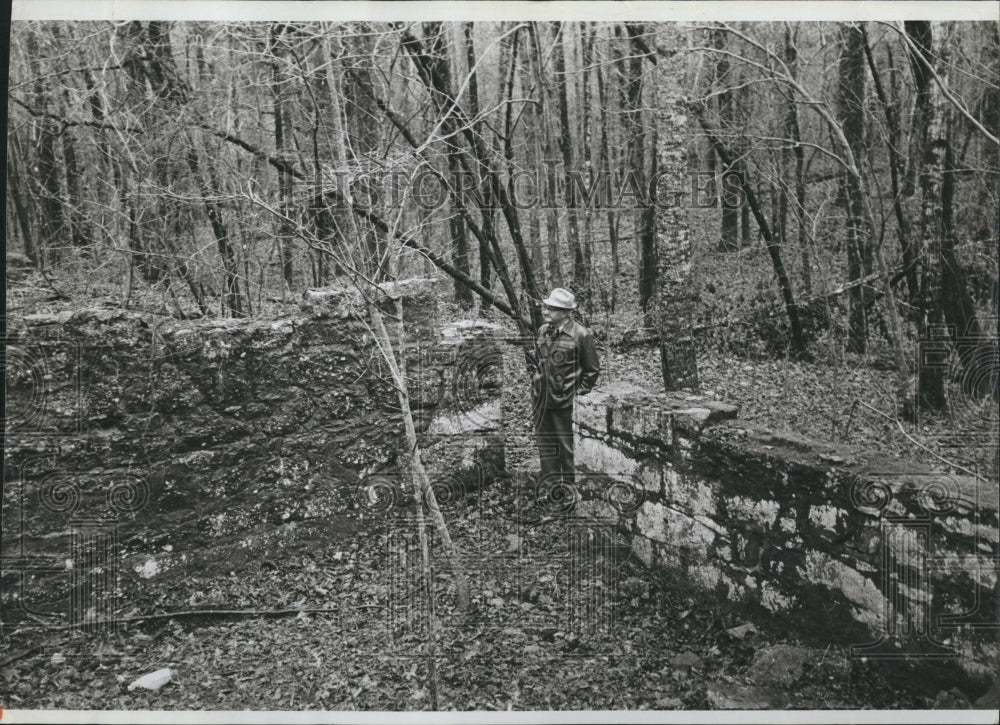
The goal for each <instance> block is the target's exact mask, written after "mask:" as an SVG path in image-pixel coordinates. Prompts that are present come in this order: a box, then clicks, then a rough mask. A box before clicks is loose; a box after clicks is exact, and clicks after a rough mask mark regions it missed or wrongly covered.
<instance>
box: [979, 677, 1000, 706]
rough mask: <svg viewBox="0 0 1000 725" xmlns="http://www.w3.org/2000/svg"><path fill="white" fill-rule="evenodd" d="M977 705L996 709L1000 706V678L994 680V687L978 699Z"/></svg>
mask: <svg viewBox="0 0 1000 725" xmlns="http://www.w3.org/2000/svg"><path fill="white" fill-rule="evenodd" d="M976 707H977V708H981V709H984V710H996V709H997V708H998V707H1000V680H994V681H993V685H992V687H990V689H988V690H987V691H986V692H985V693H984V694H983V695H982V697H980V698H979V699H978V700H976Z"/></svg>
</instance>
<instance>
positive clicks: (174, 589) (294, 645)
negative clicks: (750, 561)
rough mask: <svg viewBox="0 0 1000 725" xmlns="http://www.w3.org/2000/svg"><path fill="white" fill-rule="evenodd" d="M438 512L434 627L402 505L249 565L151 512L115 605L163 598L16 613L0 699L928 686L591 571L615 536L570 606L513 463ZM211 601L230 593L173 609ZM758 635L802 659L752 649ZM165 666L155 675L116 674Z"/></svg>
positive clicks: (799, 696)
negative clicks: (523, 502)
mask: <svg viewBox="0 0 1000 725" xmlns="http://www.w3.org/2000/svg"><path fill="white" fill-rule="evenodd" d="M448 518H449V522H450V529H451V533H452V536H453V537H454V540H455V542H456V544H457V546H458V547H459V549H461V550H463V551H466V552H475V555H474V556H470V557H468V561H470V562H471V561H478V562H480V565H479V566H473V567H471V569H470V572H469V574H470V578H471V579H472V585H473V586H472V591H473V597H472V606H471V608H470V609H469V611H468V612H466V613H462V612H461V611H459V610H458V609H457V608H456V606H455V599H454V588H453V586H452V580H451V577H450V575H449V574H448V573H447V572H443V573H442V572H439V573H437V574H436V575H435V576H434V580H435V597H434V601H435V609H434V614H435V616H436V617H437V620H436V622H437V635H436V637H435V638H431V637H429V636H428V624H427V612H428V609H427V607H426V606H424V605H425V604H426V600H425V599H423V598H422V595H421V591H422V590H421V589H420V587H419V586H417V585H416V582H417V577H416V576H415V575H414V573H413V570H412V565H413V564H414V563H416V562H417V561H418V560H419V557H418V556H417V555H416V551H417V548H416V541H415V536H414V534H413V527H412V522H411V521H408V520H402V519H400V518H398V517H397V516H389V515H387V514H380V513H378V512H369V511H365V510H364V509H354V510H347V511H343V512H342V513H340V514H338V516H337V517H336V520H335V521H325V522H318V521H312V522H310V521H305V522H296V523H290V524H286V525H283V526H277V527H272V528H270V529H268V530H263V529H262V530H261V531H260V532H259V533H258V534H255V536H259V537H261V538H263V539H267V541H268V545H267V549H268V550H269V551H270V552H271V554H270V556H265V557H259V558H258V557H253V558H251V561H249V562H244V563H243V564H242V565H240V564H236V563H233V562H232V560H231V558H230V557H229V554H228V552H229V548H226V546H227V545H228V546H231V544H232V542H226V545H223V544H220V548H219V549H218V550H217V551H216V552H213V551H212V550H211V549H210V548H209V549H206V550H201V551H197V552H194V551H191V550H189V549H188V548H187V547H186V546H185V543H184V541H183V540H174V539H173V537H171V536H170V535H169V533H165V532H161V533H160V535H158V536H156V540H157V543H158V546H156V547H154V550H155V552H156V554H155V556H148V555H146V557H145V558H146V560H147V561H155V562H158V564H157V566H159V567H161V568H162V571H161V573H159V574H158V575H155V576H152V575H149V566H148V565H147V566H146V567H141V566H138V565H137V566H135V567H134V568H133V569H132V570H128V571H124V572H123V577H122V578H123V580H124V586H125V591H126V595H127V600H128V602H129V605H130V606H131V607H132V612H130V613H127V615H131V616H133V617H134V616H135V614H134V613H135V612H143V613H157V617H156V618H154V619H148V620H145V621H128V620H129V616H126V617H124V618H123V619H122V621H121V622H119V624H118V627H117V629H116V631H104V632H93V633H87V632H80V631H53V630H45V629H44V628H41V627H38V626H33V625H32V624H31V623H29V622H25V623H23V626H22V627H21V628H19V630H17V631H15V632H13V633H12V634H11V635H10V636H9V638H8V642H6V643H5V644H6V645H7V646H6V647H5V648H4V652H3V655H2V656H3V659H4V666H3V674H2V680H0V682H2V690H3V693H4V694H3V696H2V698H0V700H2V702H3V704H4V707H7V708H18V709H22V708H25V709H28V708H30V709H34V708H44V709H48V708H69V709H98V710H100V709H121V710H126V709H168V710H172V709H192V710H213V709H227V710H241V709H254V710H281V709H289V710H309V709H330V710H425V709H429V708H432V707H437V708H440V709H446V710H477V709H478V710H508V709H514V710H572V709H594V710H606V709H610V710H678V709H696V710H704V709H716V708H723V709H726V708H741V709H765V708H766V709H786V708H792V709H842V708H849V709H865V708H878V709H882V708H886V709H895V708H922V707H927V706H928V705H929V704H930V703H931V702H932V701H933V696H934V695H935V694H936V693H927V696H926V699H925V698H924V697H920V696H915V695H913V694H905V693H904V692H903V691H902V690H900V689H899V688H898V687H894V686H892V685H890V684H889V683H888V682H887V681H886V680H885V679H884V678H883V677H882V675H881V674H880V672H879V670H878V669H877V668H876V667H874V666H873V665H872V664H869V663H864V662H861V661H859V660H851V659H850V658H849V657H848V653H847V651H846V650H845V648H843V647H828V648H826V650H817V649H813V648H809V647H804V646H801V645H800V644H799V643H797V642H794V641H789V640H788V638H787V637H781V636H780V632H766V631H761V630H758V629H757V628H756V627H753V626H747V623H746V622H744V621H742V620H740V619H739V618H738V615H736V614H735V613H734V612H731V611H728V610H727V608H726V607H725V605H724V603H722V602H720V601H719V600H717V599H715V598H713V597H711V596H707V595H705V594H701V593H699V592H697V591H695V590H692V589H691V588H690V586H689V585H687V584H686V583H685V582H683V581H671V580H666V579H661V580H651V579H650V575H649V573H648V572H646V571H644V570H643V569H642V568H641V567H638V566H636V565H635V563H634V562H633V561H632V560H630V559H626V560H624V561H620V562H617V564H615V566H616V567H618V577H617V579H616V582H617V583H616V584H615V585H614V586H613V587H612V589H611V590H609V591H602V589H601V588H602V586H606V583H607V581H608V580H607V578H606V577H604V576H602V573H601V568H602V557H603V556H608V557H611V556H612V554H611V553H610V550H604V551H602V552H599V553H598V556H596V557H592V558H591V561H594V562H596V566H595V567H594V568H592V569H587V570H585V571H583V573H582V574H580V575H579V576H580V582H578V585H580V586H583V587H584V589H588V587H589V589H588V591H590V592H591V593H595V592H596V593H597V594H598V595H599V596H597V597H590V598H588V599H587V601H585V602H580V603H579V606H578V607H577V608H576V610H575V611H574V609H573V607H572V606H570V607H569V608H568V607H567V596H566V595H567V592H566V591H565V590H564V589H562V588H563V587H565V581H566V580H565V570H564V569H563V573H562V574H560V567H562V566H564V565H565V562H564V561H561V559H560V557H563V556H565V551H566V538H567V536H568V531H569V529H568V527H569V526H570V525H571V521H570V520H568V519H562V520H561V519H556V518H552V519H547V518H542V519H541V520H540V521H539V520H535V519H531V520H529V519H528V518H527V517H523V516H521V515H520V513H519V508H518V505H517V502H516V501H512V496H511V487H510V485H509V481H506V480H500V481H497V482H495V483H494V485H492V486H491V487H489V488H487V489H486V490H484V491H482V492H480V493H478V494H471V495H470V496H469V497H467V498H466V499H464V500H461V501H458V502H456V503H455V505H454V507H453V508H452V509H450V510H449V511H448ZM165 540H166V541H173V543H172V544H171V543H162V542H163V541H165ZM249 545H253V542H249ZM143 550H145V551H149V548H148V547H147V546H143V545H142V544H141V543H140V542H138V541H136V542H135V551H136V552H137V553H138V552H139V551H143ZM407 556H409V557H410V559H408V560H407V562H408V564H407V566H404V567H402V568H400V567H399V566H398V562H399V561H400V560H401V559H402V558H405V557H407ZM187 557H191V558H192V560H193V558H194V557H197V558H198V560H199V561H201V562H214V563H212V564H211V565H207V566H193V565H185V564H184V563H183V561H182V558H187ZM141 558H142V557H141V556H140V558H139V559H131V558H130V559H129V561H139V560H140V559H141ZM435 560H437V561H440V560H441V559H440V552H438V556H437V557H435ZM482 562H489V564H488V565H482ZM144 568H145V570H146V571H145V573H146V575H147V576H145V577H144V576H143V573H142V572H141V571H140V570H142V569H144ZM154 568H155V567H154ZM588 577H591V578H589V579H588ZM588 602H589V604H588ZM588 607H589V608H588ZM218 608H222V609H227V610H242V613H241V614H235V615H234V614H230V615H211V614H202V615H195V616H185V615H176V616H170V614H169V613H170V612H181V611H184V610H198V611H205V610H210V609H218ZM316 609H323V610H326V611H324V612H315V611H310V610H316ZM266 612H282V613H281V614H277V615H275V614H271V615H269V614H267V613H266ZM782 646H784V647H785V648H784V649H782ZM761 652H778V653H781V654H782V655H783V656H789V655H788V653H791V656H793V657H796V656H797V657H798V658H799V661H798V662H797V664H792V665H791V666H790V667H787V666H784V665H782V666H778V667H776V666H775V665H774V663H772V664H770V665H767V664H764V665H760V664H755V656H759V654H760V653H761ZM18 655H20V656H18ZM16 656H17V659H13V660H12V661H11V658H12V657H16ZM432 662H433V675H432V674H431V663H432ZM167 667H168V668H170V670H171V674H172V678H171V681H170V682H169V683H168V684H167V685H165V686H164V687H163V688H162V689H160V690H158V691H155V692H152V691H147V690H142V689H134V690H132V691H130V690H129V689H128V685H129V683H131V682H132V681H133V680H135V679H136V678H137V677H139V676H140V675H143V674H145V673H149V672H152V671H155V670H158V669H161V668H167ZM755 678H756V679H755ZM761 679H764V680H766V681H764V682H762V681H760V680H761ZM432 682H433V684H432Z"/></svg>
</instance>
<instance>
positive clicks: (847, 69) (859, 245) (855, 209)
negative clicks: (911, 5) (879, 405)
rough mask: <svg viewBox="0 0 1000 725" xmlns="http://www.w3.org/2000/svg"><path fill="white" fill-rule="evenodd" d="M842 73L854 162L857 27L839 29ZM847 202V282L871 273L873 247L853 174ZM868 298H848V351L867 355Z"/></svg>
mask: <svg viewBox="0 0 1000 725" xmlns="http://www.w3.org/2000/svg"><path fill="white" fill-rule="evenodd" d="M840 43H841V55H840V70H839V74H838V85H837V112H838V120H839V122H840V124H841V126H842V128H843V130H844V136H845V138H846V139H847V143H848V144H849V145H850V147H851V151H852V152H853V154H854V158H860V156H861V152H862V146H863V143H864V95H865V91H864V88H865V83H864V79H865V76H864V50H863V46H864V43H863V36H862V34H861V30H860V28H859V25H858V24H856V23H843V24H842V25H841V26H840ZM843 184H844V195H845V198H846V200H847V277H848V282H853V281H855V280H858V279H861V278H862V277H864V276H866V275H868V274H870V273H871V246H870V242H869V240H868V235H869V233H870V231H871V230H869V229H867V228H866V224H865V220H864V212H863V209H862V204H863V202H862V199H861V188H860V185H859V180H858V179H857V178H856V177H855V176H854V175H853V174H846V175H845V177H844V181H843ZM866 303H867V295H866V294H865V288H864V286H863V285H857V286H855V287H853V288H851V294H850V296H849V297H848V305H849V307H848V334H847V349H848V350H849V351H850V352H854V353H864V352H865V350H866V349H867V346H868V315H867V308H866Z"/></svg>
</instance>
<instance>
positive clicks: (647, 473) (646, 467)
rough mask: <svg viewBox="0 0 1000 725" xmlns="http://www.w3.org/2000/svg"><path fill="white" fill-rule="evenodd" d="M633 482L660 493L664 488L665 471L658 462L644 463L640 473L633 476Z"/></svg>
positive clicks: (644, 488) (650, 491)
mask: <svg viewBox="0 0 1000 725" xmlns="http://www.w3.org/2000/svg"><path fill="white" fill-rule="evenodd" d="M632 482H633V484H634V485H636V486H639V487H640V488H642V489H643V490H644V491H648V492H649V493H653V494H659V493H661V492H662V490H663V485H662V484H663V471H662V470H661V469H660V467H659V466H658V465H656V464H652V463H644V464H642V466H641V467H640V469H639V472H638V474H636V475H635V476H633V478H632Z"/></svg>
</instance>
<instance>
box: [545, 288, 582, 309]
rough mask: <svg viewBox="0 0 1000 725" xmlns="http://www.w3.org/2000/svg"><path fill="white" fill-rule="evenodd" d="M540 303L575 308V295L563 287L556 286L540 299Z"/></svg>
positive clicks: (561, 307) (547, 305)
mask: <svg viewBox="0 0 1000 725" xmlns="http://www.w3.org/2000/svg"><path fill="white" fill-rule="evenodd" d="M542 304H543V305H545V306H546V307H558V308H560V309H563V310H575V309H576V297H574V296H573V293H572V292H570V291H569V290H568V289H563V288H562V287H556V288H555V289H554V290H552V292H550V293H549V296H548V297H546V298H545V299H544V300H542Z"/></svg>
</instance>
